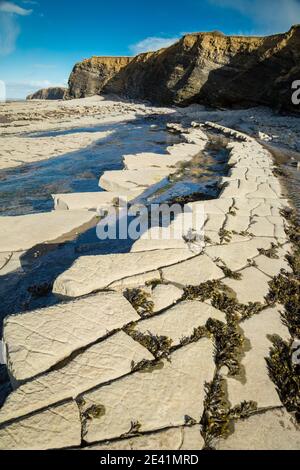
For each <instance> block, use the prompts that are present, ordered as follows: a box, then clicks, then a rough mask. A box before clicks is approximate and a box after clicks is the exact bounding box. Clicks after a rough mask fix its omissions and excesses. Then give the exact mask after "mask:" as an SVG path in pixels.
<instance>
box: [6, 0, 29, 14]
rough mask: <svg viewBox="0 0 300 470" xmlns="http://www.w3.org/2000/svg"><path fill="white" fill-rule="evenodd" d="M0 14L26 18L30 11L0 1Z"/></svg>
mask: <svg viewBox="0 0 300 470" xmlns="http://www.w3.org/2000/svg"><path fill="white" fill-rule="evenodd" d="M0 12H3V13H15V14H16V15H20V16H28V15H30V14H31V13H32V10H26V9H25V8H22V7H20V6H19V5H16V4H15V3H11V2H1V1H0Z"/></svg>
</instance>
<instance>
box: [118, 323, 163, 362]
mask: <svg viewBox="0 0 300 470" xmlns="http://www.w3.org/2000/svg"><path fill="white" fill-rule="evenodd" d="M124 331H125V332H126V333H127V334H128V335H129V336H131V338H133V339H134V340H135V341H137V342H138V343H140V344H141V345H142V346H144V347H145V348H146V349H148V351H150V352H151V354H153V356H154V357H155V359H162V358H168V357H169V355H170V352H171V348H172V339H170V338H168V337H167V336H157V335H153V334H152V333H150V332H149V334H147V335H145V334H143V333H140V332H139V331H135V330H134V326H133V327H132V326H131V327H129V328H128V327H127V328H125V330H124Z"/></svg>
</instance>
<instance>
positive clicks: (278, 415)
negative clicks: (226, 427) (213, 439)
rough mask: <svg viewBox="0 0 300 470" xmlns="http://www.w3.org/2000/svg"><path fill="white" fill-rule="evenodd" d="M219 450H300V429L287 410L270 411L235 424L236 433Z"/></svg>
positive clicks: (218, 443)
mask: <svg viewBox="0 0 300 470" xmlns="http://www.w3.org/2000/svg"><path fill="white" fill-rule="evenodd" d="M216 448H217V450H275V451H276V450H277V451H278V450H299V449H300V427H299V425H297V423H296V422H295V420H294V418H293V417H292V415H290V414H289V413H287V411H285V409H283V408H282V409H279V410H270V411H267V412H266V413H263V414H258V415H255V416H251V417H250V418H248V419H245V420H239V421H237V422H236V423H235V430H234V433H233V434H231V435H230V436H229V437H228V438H227V439H221V440H219V441H218V442H217V443H216Z"/></svg>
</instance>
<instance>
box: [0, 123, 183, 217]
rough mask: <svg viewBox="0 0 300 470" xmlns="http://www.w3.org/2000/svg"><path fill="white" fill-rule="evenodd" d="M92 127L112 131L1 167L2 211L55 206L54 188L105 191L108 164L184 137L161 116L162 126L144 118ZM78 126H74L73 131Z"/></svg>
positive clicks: (31, 210) (160, 149) (160, 148)
mask: <svg viewBox="0 0 300 470" xmlns="http://www.w3.org/2000/svg"><path fill="white" fill-rule="evenodd" d="M90 129H91V128H87V129H84V131H85V132H96V131H97V132H98V131H111V132H112V133H111V134H110V135H109V136H107V137H106V138H104V139H100V140H99V141H97V142H96V143H95V144H93V145H91V146H89V147H87V148H85V149H82V150H79V151H76V152H71V153H68V154H65V155H63V156H60V157H55V158H51V159H49V160H44V161H41V162H37V163H30V164H27V165H23V166H20V167H17V168H13V169H11V170H9V169H8V170H2V171H0V215H2V216H3V215H23V214H29V213H34V212H46V211H49V210H51V209H53V201H52V198H51V194H55V193H59V194H61V193H71V192H72V193H74V192H95V191H100V188H99V187H98V182H99V178H100V177H101V175H102V174H103V172H104V171H106V170H119V169H122V168H123V162H122V157H123V155H124V154H131V153H139V152H155V153H165V152H166V147H168V146H169V145H173V144H174V143H177V142H179V138H178V137H177V136H175V135H174V134H170V133H168V132H166V130H164V129H163V127H162V123H161V122H160V121H158V122H157V127H153V122H150V121H147V120H141V121H138V122H134V123H125V124H119V123H118V124H114V125H103V126H97V127H94V128H93V130H92V131H91V130H90ZM77 131H78V129H72V132H73V133H74V132H77ZM63 132H65V131H63ZM68 132H71V131H68ZM50 134H51V135H52V134H53V133H48V135H50ZM39 135H40V134H39ZM32 136H34V135H33V134H32ZM35 136H36V134H35Z"/></svg>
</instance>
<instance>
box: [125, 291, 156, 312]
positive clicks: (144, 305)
mask: <svg viewBox="0 0 300 470" xmlns="http://www.w3.org/2000/svg"><path fill="white" fill-rule="evenodd" d="M123 295H124V297H125V298H126V299H127V300H128V302H130V303H131V305H132V306H133V308H134V309H135V310H136V311H137V313H138V314H139V315H140V316H141V317H142V318H143V317H148V316H150V315H152V314H153V309H154V303H153V302H152V300H151V299H150V295H149V294H148V293H147V292H145V291H143V290H142V289H126V290H125V292H124V294H123Z"/></svg>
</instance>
